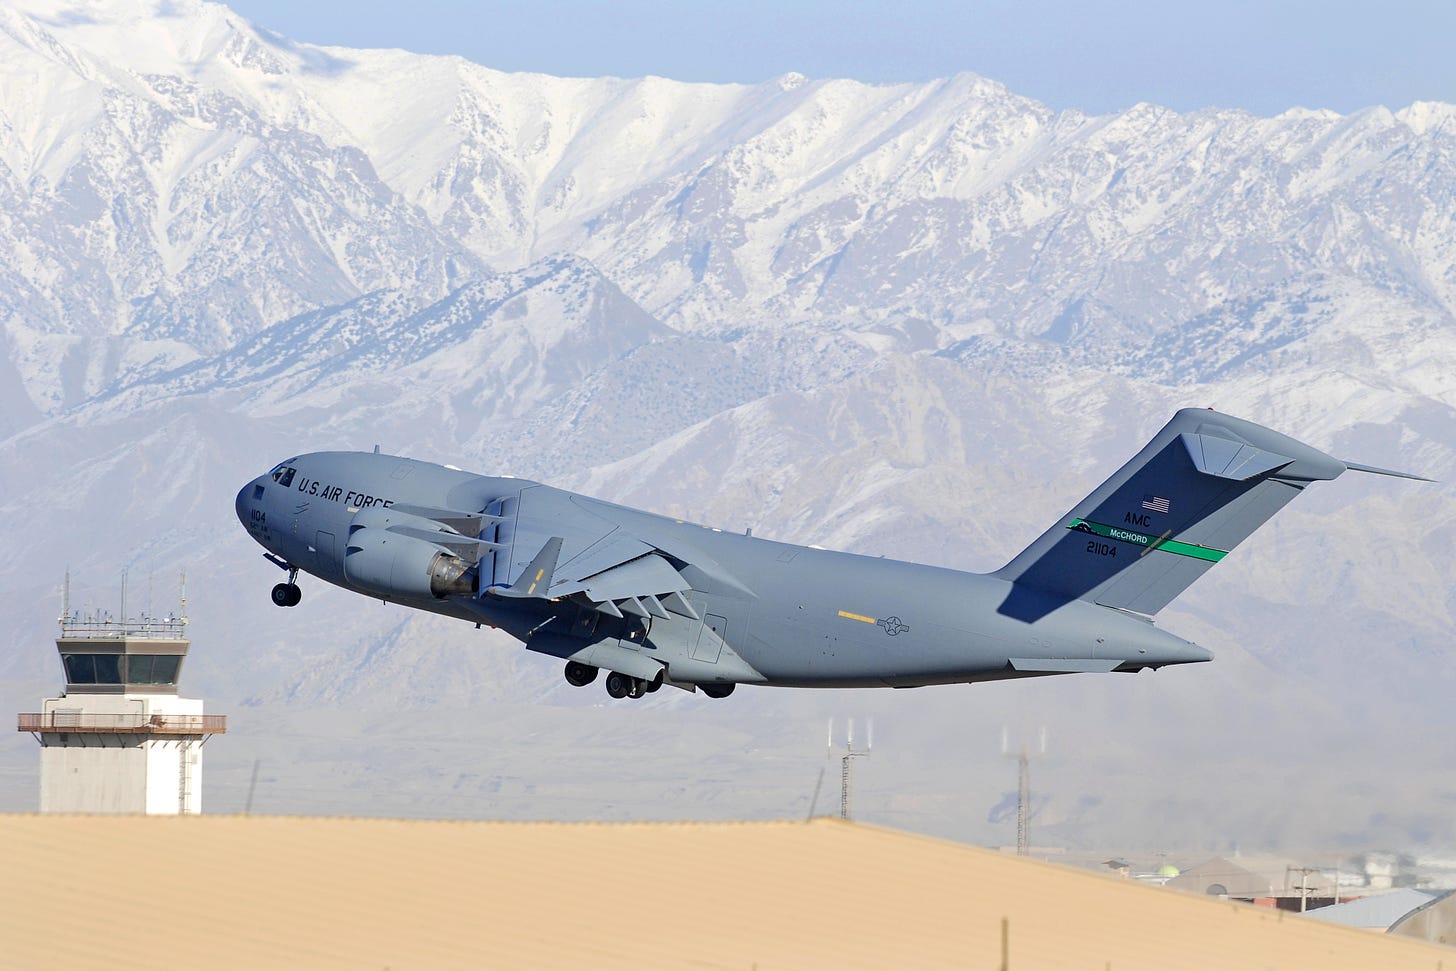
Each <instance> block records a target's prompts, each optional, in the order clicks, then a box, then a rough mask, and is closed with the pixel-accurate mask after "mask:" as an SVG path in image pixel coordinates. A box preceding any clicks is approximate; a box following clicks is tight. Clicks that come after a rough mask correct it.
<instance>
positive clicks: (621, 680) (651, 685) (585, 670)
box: [279, 584, 736, 698]
mask: <svg viewBox="0 0 1456 971" xmlns="http://www.w3.org/2000/svg"><path fill="white" fill-rule="evenodd" d="M279 586H282V584H279ZM599 673H600V671H599V669H598V668H594V667H592V666H591V665H590V664H582V663H581V662H580V661H567V662H566V680H567V683H568V684H571V685H572V686H574V687H577V688H584V687H586V686H587V685H589V684H591V683H592V682H593V681H595V680H596V679H597V674H599ZM661 687H662V680H661V679H660V678H659V679H658V680H656V681H644V680H643V679H641V678H634V677H632V676H631V675H629V674H622V673H620V672H617V671H608V672H607V694H609V695H611V696H612V697H613V698H641V697H642V696H643V695H646V694H651V693H652V692H654V691H656V690H657V689H658V688H661ZM698 687H700V688H702V689H703V694H705V695H707V696H708V697H709V698H726V697H728V696H729V695H731V694H732V693H733V689H734V688H735V687H736V685H733V684H703V685H699V686H698Z"/></svg>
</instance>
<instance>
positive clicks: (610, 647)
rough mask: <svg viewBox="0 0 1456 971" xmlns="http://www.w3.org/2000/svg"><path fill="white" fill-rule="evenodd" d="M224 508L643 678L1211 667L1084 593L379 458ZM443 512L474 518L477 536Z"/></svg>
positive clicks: (684, 683)
mask: <svg viewBox="0 0 1456 971" xmlns="http://www.w3.org/2000/svg"><path fill="white" fill-rule="evenodd" d="M236 511H237V515H238V518H239V520H240V521H241V522H242V523H243V525H244V526H245V527H246V528H247V530H248V532H249V533H250V534H251V535H252V536H253V538H254V539H255V540H256V541H257V542H258V543H259V544H261V545H262V546H263V547H264V548H265V549H266V550H268V551H269V553H270V554H272V558H275V562H277V563H278V564H279V565H280V566H285V567H287V568H289V569H292V570H297V571H302V572H305V573H309V574H312V575H313V576H316V577H318V578H320V579H322V580H326V581H328V582H330V583H333V584H337V585H338V586H341V587H344V588H346V589H350V590H354V591H356V592H359V593H363V594H366V595H368V596H371V597H376V598H379V599H383V600H387V601H390V602H396V603H401V604H404V605H407V606H410V607H415V608H419V609H423V610H428V611H431V612H434V613H437V614H443V615H446V616H450V617H455V618H459V619H461V620H465V621H470V622H473V623H477V624H486V625H490V626H492V627H498V628H501V629H503V630H505V631H507V632H508V633H510V634H511V635H513V636H514V637H516V638H518V639H520V640H521V641H523V642H524V643H525V644H526V646H527V647H528V648H530V649H531V650H534V651H538V652H541V653H545V654H549V655H554V656H556V657H560V658H563V659H566V660H568V661H574V662H575V663H577V664H580V665H584V666H587V667H590V668H602V669H605V670H608V671H623V672H624V673H625V674H626V675H628V676H630V677H631V678H633V679H637V680H639V681H642V682H644V683H652V682H653V681H654V678H655V680H656V682H657V683H664V682H665V683H669V684H675V685H677V686H680V687H692V686H704V687H705V688H710V687H711V686H719V688H718V690H719V693H726V691H725V690H724V689H725V688H731V686H732V685H733V684H737V683H757V684H767V685H784V686H801V687H884V686H892V687H910V686H917V685H928V684H945V683H959V682H973V681H990V680H999V679H1006V678H1016V677H1031V676H1039V675H1047V674H1059V673H1074V672H1090V671H1113V670H1121V671H1135V670H1140V669H1142V668H1145V667H1151V668H1157V667H1161V666H1163V665H1166V664H1179V663H1185V662H1191V661H1203V660H1208V659H1209V658H1210V656H1211V655H1210V654H1209V652H1207V651H1206V650H1204V649H1203V648H1201V647H1198V646H1197V645H1194V644H1191V643H1189V642H1187V641H1184V640H1182V639H1180V638H1178V637H1175V636H1173V635H1171V634H1168V633H1166V632H1164V631H1162V630H1159V629H1158V628H1156V627H1154V626H1153V625H1152V624H1151V622H1150V621H1149V620H1148V619H1146V618H1144V617H1141V616H1138V615H1136V614H1131V613H1128V612H1125V611H1122V610H1116V609H1113V608H1110V607H1107V606H1102V605H1099V604H1096V603H1092V602H1088V601H1085V600H1077V599H1067V598H1065V597H1056V596H1050V595H1048V596H1046V597H1045V600H1046V603H1045V604H1044V605H1042V606H1040V607H1038V608H1037V609H1034V610H1031V611H1027V610H1026V609H1025V600H1026V598H1027V597H1028V596H1030V597H1032V598H1033V599H1035V598H1036V597H1038V596H1040V594H1038V593H1037V592H1036V591H1030V592H1028V591H1025V590H1021V591H1017V592H1018V593H1019V595H1020V600H1019V601H1018V603H1019V605H1020V609H1017V610H1006V609H1003V608H1004V607H1005V605H1006V604H1007V603H1008V602H1011V601H1012V599H1013V584H1012V583H1011V582H1009V581H1007V580H1004V579H1000V578H998V577H995V576H991V575H984V574H972V573H963V572H959V571H955V570H949V569H942V568H937V567H931V566H924V565H919V564H914V563H905V562H900V561H895V560H888V559H883V558H876V557H868V556H859V555H854V554H849V553H839V552H833V551H829V550H822V549H815V548H811V547H804V546H796V545H792V544H788V543H779V542H773V541H771V540H766V539H762V538H758V537H753V536H749V535H742V534H737V533H728V532H724V531H721V530H718V529H714V528H710V527H704V526H700V525H695V524H692V523H687V522H682V521H678V520H673V519H670V518H667V517H664V516H659V515H655V514H652V513H648V512H643V511H640V510H636V509H631V508H628V507H624V506H619V505H613V504H611V503H607V502H603V501H600V500H596V499H592V498H589V497H586V496H581V495H577V494H574V493H570V492H566V491H564V490H559V489H555V488H552V487H550V486H545V485H541V484H539V483H535V482H530V481H527V480H522V479H513V478H499V477H490V476H481V475H474V474H470V473H467V472H463V471H459V470H455V469H451V468H446V467H442V466H439V465H434V464H430V463H426V462H418V461H414V460H411V459H406V458H400V457H397V456H391V455H381V454H371V453H357V452H354V453H350V452H324V453H313V454H309V455H301V456H298V457H297V458H294V459H290V460H288V461H287V462H284V463H282V464H280V466H278V468H276V469H275V470H274V471H273V472H272V473H270V474H269V475H265V476H260V477H259V478H257V479H255V480H254V481H253V482H251V483H249V484H248V485H247V486H245V487H244V488H243V489H242V491H240V492H239V493H238V497H237V505H236ZM445 512H450V513H452V514H476V515H478V516H480V517H481V518H480V520H479V523H478V525H479V529H480V532H479V534H478V535H473V534H474V533H475V529H476V526H477V522H476V521H475V520H469V521H468V527H469V528H468V529H466V531H465V532H460V531H459V530H457V529H455V528H454V527H455V526H459V525H461V523H462V519H461V518H460V516H459V515H456V516H455V517H454V518H452V517H451V516H447V515H443V513H445ZM432 517H433V518H432ZM417 521H418V522H417ZM442 524H443V525H442ZM451 524H453V525H451ZM431 530H435V532H433V533H431V532H430V531H431ZM446 530H448V532H447V531H446ZM553 539H559V540H560V543H559V551H558V555H557V556H556V557H555V558H554V563H553V564H552V565H553V566H555V567H556V569H555V570H554V571H551V572H552V576H551V577H549V578H547V579H546V580H545V582H547V583H552V581H553V580H555V581H556V582H555V583H554V585H552V586H551V587H550V588H549V589H547V590H542V591H539V593H538V594H537V595H531V596H525V595H523V593H524V591H525V584H526V583H527V581H528V580H529V579H530V578H529V577H527V576H524V575H523V574H524V573H526V572H528V568H530V567H532V565H533V562H535V561H534V560H533V558H537V557H538V554H540V553H541V552H542V550H543V543H549V542H550V541H551V540H553ZM432 540H434V541H435V542H432ZM473 544H474V545H473ZM371 558H372V559H371ZM461 567H464V569H463V571H462V570H461ZM457 571H459V572H457ZM669 571H671V572H669ZM536 572H546V571H544V569H543V570H538V571H536ZM426 574H428V577H427V576H426ZM663 577H666V578H667V579H661V578H663ZM672 577H677V578H680V579H678V580H672V579H671V578H672ZM562 578H565V582H564V581H563V579H562ZM436 581H438V582H436ZM280 586H283V585H280ZM289 586H291V583H290V584H289ZM669 587H676V589H672V590H670V589H667V588H669ZM659 588H662V589H659ZM296 589H297V588H296V587H293V590H294V591H296ZM295 596H296V593H295ZM679 598H680V599H679ZM275 600H276V601H277V602H279V603H280V605H285V606H287V605H289V604H287V603H285V602H284V601H283V600H279V599H278V594H277V591H276V590H275ZM295 602H296V600H295ZM674 604H682V605H683V606H681V607H677V608H673V607H672V605H674ZM644 613H645V614H646V616H643V615H642V614H644ZM578 670H580V669H578ZM592 673H593V674H594V673H595V671H593V672H592ZM568 674H569V675H570V671H569V672H568ZM609 687H610V685H609ZM654 687H655V684H654Z"/></svg>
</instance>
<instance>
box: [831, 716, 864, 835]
mask: <svg viewBox="0 0 1456 971" xmlns="http://www.w3.org/2000/svg"><path fill="white" fill-rule="evenodd" d="M874 744H875V722H874V719H870V720H869V721H868V723H867V725H866V731H865V747H864V748H862V749H856V748H855V747H854V719H853V718H850V719H848V720H847V721H846V723H845V735H844V754H843V755H842V756H840V764H839V818H840V819H843V820H849V819H851V818H853V811H852V810H853V802H854V760H855V759H867V758H869V757H870V749H872V748H874ZM834 748H835V746H834V719H833V718H831V719H829V754H830V755H833V754H834Z"/></svg>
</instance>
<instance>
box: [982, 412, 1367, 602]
mask: <svg viewBox="0 0 1456 971" xmlns="http://www.w3.org/2000/svg"><path fill="white" fill-rule="evenodd" d="M1346 468H1347V466H1346V464H1345V463H1343V462H1341V461H1340V460H1338V459H1335V458H1332V457H1330V456H1329V455H1326V454H1325V453H1323V452H1321V451H1319V450H1318V449H1315V448H1311V447H1310V446H1308V445H1305V444H1303V443H1302V442H1298V441H1296V440H1295V439H1293V438H1290V437H1289V436H1287V435H1281V434H1279V433H1278V432H1275V431H1272V430H1270V429H1268V428H1265V427H1263V426H1262V425H1256V424H1254V423H1253V422H1249V421H1243V420H1242V419H1239V418H1233V417H1230V416H1228V415H1223V414H1219V413H1218V412H1216V411H1201V410H1198V409H1193V408H1188V409H1184V410H1183V411H1180V412H1178V413H1177V414H1176V415H1174V416H1173V420H1172V421H1170V422H1168V424H1167V425H1165V426H1164V427H1163V429H1162V431H1160V432H1158V434H1157V435H1155V436H1154V437H1153V440H1152V441H1150V442H1149V443H1148V444H1147V445H1146V446H1145V447H1144V448H1143V450H1142V451H1140V452H1139V453H1138V454H1137V455H1135V456H1133V458H1132V460H1131V461H1129V462H1128V463H1127V464H1126V465H1124V466H1123V467H1122V468H1121V469H1119V470H1118V471H1117V473H1116V474H1114V475H1113V476H1112V478H1110V479H1108V480H1107V481H1106V482H1104V483H1102V485H1100V486H1098V487H1097V489H1096V490H1095V491H1094V492H1093V493H1092V494H1091V495H1090V496H1088V497H1087V498H1086V499H1083V500H1082V501H1081V502H1079V503H1078V504H1077V505H1076V506H1075V507H1074V508H1073V509H1072V510H1071V511H1070V512H1068V513H1067V514H1066V515H1065V516H1063V517H1062V518H1061V519H1060V520H1058V521H1057V524H1056V525H1055V526H1053V527H1052V528H1051V529H1049V530H1047V531H1046V532H1045V533H1043V534H1042V535H1041V536H1040V537H1039V538H1038V539H1037V540H1036V541H1035V542H1034V543H1032V544H1031V545H1030V546H1028V547H1027V548H1026V549H1025V550H1023V551H1022V552H1021V553H1020V554H1018V555H1017V556H1016V558H1015V559H1013V560H1012V561H1011V562H1010V563H1008V564H1006V566H1004V567H1002V568H1001V569H1000V570H998V571H996V573H995V574H994V575H995V576H997V577H1000V578H1002V579H1004V580H1010V581H1012V582H1013V589H1012V593H1011V595H1010V596H1009V597H1008V598H1007V599H1006V601H1005V602H1004V603H1003V604H1002V605H1001V608H1000V612H1001V613H1003V614H1008V615H1011V616H1016V617H1022V618H1024V619H1027V620H1032V619H1035V618H1036V617H1039V616H1041V615H1042V614H1045V613H1047V612H1049V611H1051V610H1053V609H1055V608H1056V607H1057V606H1058V605H1059V604H1060V603H1065V602H1066V601H1068V600H1089V601H1092V602H1094V603H1099V604H1103V605H1105V606H1108V607H1116V608H1119V609H1122V610H1130V611H1135V612H1137V613H1141V614H1155V613H1157V612H1158V611H1159V610H1161V609H1162V608H1163V607H1164V606H1166V605H1167V604H1168V602H1169V601H1171V600H1172V599H1173V598H1174V597H1176V596H1178V594H1180V593H1182V592H1183V591H1184V590H1185V589H1186V588H1187V587H1188V585H1189V584H1191V583H1192V582H1193V581H1194V580H1197V579H1198V578H1199V577H1200V576H1202V575H1203V574H1204V573H1205V572H1206V571H1207V570H1208V569H1209V568H1210V567H1212V566H1213V565H1214V564H1215V563H1217V562H1218V561H1219V560H1221V559H1223V557H1224V556H1225V554H1227V553H1228V552H1229V551H1230V550H1232V549H1233V548H1234V547H1235V546H1237V545H1238V544H1239V543H1240V542H1242V541H1243V540H1244V538H1245V537H1247V536H1248V535H1249V534H1250V533H1252V532H1253V531H1254V530H1255V529H1258V528H1259V526H1260V525H1262V524H1263V523H1265V522H1266V521H1268V519H1269V518H1270V517H1271V516H1273V515H1274V514H1275V513H1276V512H1278V511H1279V510H1280V509H1281V508H1282V507H1283V506H1284V504H1285V503H1287V502H1288V501H1289V500H1290V499H1293V498H1294V497H1295V496H1296V495H1298V494H1299V492H1300V491H1301V490H1303V489H1304V487H1305V486H1307V485H1308V484H1309V483H1310V482H1313V481H1316V480H1321V479H1333V478H1336V477H1337V476H1339V475H1340V474H1341V473H1342V472H1344V471H1345V470H1346Z"/></svg>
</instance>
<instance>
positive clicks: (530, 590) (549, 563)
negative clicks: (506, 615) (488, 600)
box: [486, 536, 562, 600]
mask: <svg viewBox="0 0 1456 971" xmlns="http://www.w3.org/2000/svg"><path fill="white" fill-rule="evenodd" d="M561 543H562V539H561V537H560V536H553V537H551V538H550V539H548V540H547V541H546V545H545V546H542V547H541V552H539V553H537V554H536V558H535V559H533V560H532V561H531V562H530V564H529V565H528V566H527V567H526V568H525V569H524V570H522V571H521V575H520V576H519V577H517V578H516V582H515V583H513V584H511V585H510V586H509V587H491V588H490V589H488V590H486V593H488V594H490V595H491V596H495V597H513V598H515V599H517V600H546V599H548V598H547V596H546V591H547V590H548V589H550V587H551V578H552V575H553V574H555V573H556V560H557V558H558V557H560V556H561Z"/></svg>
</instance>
